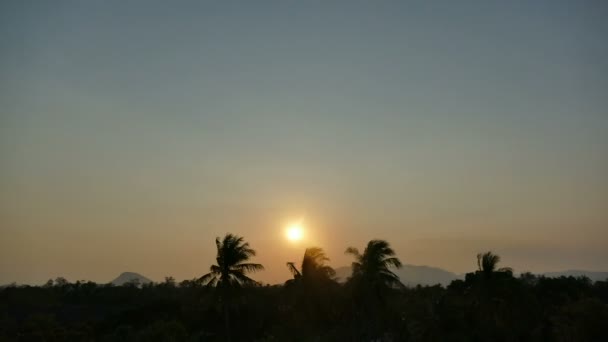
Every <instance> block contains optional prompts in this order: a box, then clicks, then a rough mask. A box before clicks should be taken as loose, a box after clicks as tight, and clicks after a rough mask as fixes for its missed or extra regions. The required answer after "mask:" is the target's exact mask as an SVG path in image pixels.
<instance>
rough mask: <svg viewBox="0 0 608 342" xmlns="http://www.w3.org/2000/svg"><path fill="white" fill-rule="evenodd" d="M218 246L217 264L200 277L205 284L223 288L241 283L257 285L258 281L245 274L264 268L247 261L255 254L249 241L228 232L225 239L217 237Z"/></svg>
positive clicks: (216, 243)
mask: <svg viewBox="0 0 608 342" xmlns="http://www.w3.org/2000/svg"><path fill="white" fill-rule="evenodd" d="M215 245H216V246H217V257H216V259H215V260H216V261H217V265H211V268H210V269H209V271H210V272H209V273H207V274H205V275H204V276H202V277H201V278H200V281H201V282H202V283H203V284H206V285H208V286H218V287H221V288H228V287H238V286H241V285H256V284H257V282H256V281H255V280H253V279H251V278H249V277H247V276H246V275H245V274H246V273H248V272H257V271H261V270H263V269H264V266H262V265H261V264H253V263H247V262H246V261H248V260H249V258H251V257H253V256H255V254H256V253H255V250H253V249H252V248H251V247H250V246H249V243H247V242H244V239H243V238H242V237H239V236H236V235H233V234H226V236H224V239H223V240H222V241H220V238H219V237H218V238H216V239H215Z"/></svg>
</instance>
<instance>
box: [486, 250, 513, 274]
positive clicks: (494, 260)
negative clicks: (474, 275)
mask: <svg viewBox="0 0 608 342" xmlns="http://www.w3.org/2000/svg"><path fill="white" fill-rule="evenodd" d="M499 262H500V256H498V255H496V254H494V253H492V252H485V253H479V254H477V267H478V268H479V272H481V273H483V274H484V275H486V276H490V275H491V274H492V273H495V272H501V273H503V272H504V273H511V272H513V270H512V269H511V268H510V267H501V268H499V269H496V267H497V265H498V263H499Z"/></svg>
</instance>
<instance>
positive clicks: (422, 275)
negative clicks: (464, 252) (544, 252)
mask: <svg viewBox="0 0 608 342" xmlns="http://www.w3.org/2000/svg"><path fill="white" fill-rule="evenodd" d="M393 272H394V273H395V274H397V276H399V279H401V282H402V283H403V284H405V285H408V286H415V285H436V284H441V285H444V286H446V285H448V284H449V283H450V282H452V280H455V279H464V276H465V275H464V274H456V273H453V272H450V271H446V270H444V269H441V268H438V267H430V266H417V265H408V264H404V265H403V267H402V268H400V269H397V270H393ZM350 275H351V268H350V267H348V266H344V267H339V268H336V277H337V278H338V280H339V281H340V282H344V281H346V279H347V278H348V277H350ZM539 275H544V276H546V277H552V278H556V277H561V276H566V277H568V276H573V277H581V276H586V277H588V278H589V279H591V281H599V280H607V279H608V272H594V271H584V270H568V271H562V272H546V273H539ZM516 276H517V274H516Z"/></svg>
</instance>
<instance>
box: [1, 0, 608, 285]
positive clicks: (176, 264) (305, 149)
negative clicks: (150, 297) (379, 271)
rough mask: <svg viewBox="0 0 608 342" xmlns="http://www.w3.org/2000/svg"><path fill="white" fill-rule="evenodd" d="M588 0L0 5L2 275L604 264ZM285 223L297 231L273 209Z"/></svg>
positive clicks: (606, 88)
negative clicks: (309, 250)
mask: <svg viewBox="0 0 608 342" xmlns="http://www.w3.org/2000/svg"><path fill="white" fill-rule="evenodd" d="M606 18H608V5H607V3H606V2H605V1H568V2H566V1H533V2H532V1H411V2H410V1H240V2H233V1H109V0H106V1H101V0H100V1H3V2H2V4H1V5H0V189H1V191H0V284H4V283H8V282H12V281H16V282H18V283H35V284H40V283H43V282H44V281H46V280H47V279H49V278H55V277H57V276H64V277H66V278H67V279H68V280H72V281H74V280H78V279H90V280H94V281H98V282H107V281H110V280H111V279H112V278H114V277H116V276H117V275H118V274H119V273H121V272H123V271H134V272H138V273H141V274H143V275H145V276H147V277H149V278H152V279H154V280H161V279H162V277H164V276H174V277H175V278H176V279H178V280H182V279H192V278H194V277H197V276H201V275H202V274H204V273H206V272H207V270H208V268H209V265H210V264H211V263H213V262H215V244H214V239H215V237H216V236H222V235H224V234H225V233H226V232H232V233H235V234H238V235H242V236H244V237H245V238H246V240H247V241H249V242H250V243H251V245H252V246H253V247H254V248H255V249H256V250H257V251H258V257H256V258H255V259H254V260H255V261H257V262H260V263H262V264H264V266H265V267H266V271H264V272H262V273H259V274H258V275H255V276H254V278H256V279H259V280H262V281H265V282H270V283H275V282H282V281H285V280H286V279H287V278H288V277H289V276H290V274H289V272H288V270H287V268H286V267H285V262H287V261H296V262H298V261H300V260H301V257H302V254H303V251H304V248H305V247H307V246H319V247H322V248H324V249H325V250H326V251H327V253H328V255H329V257H330V258H331V263H330V264H331V265H332V266H334V267H339V266H348V265H350V262H351V259H350V258H349V256H346V255H344V250H345V249H346V247H348V246H356V247H359V248H362V247H363V246H364V244H365V243H366V242H367V241H368V240H370V239H372V238H381V239H386V240H388V241H389V242H390V243H391V244H392V245H393V246H394V247H395V249H396V251H397V253H398V256H399V257H400V258H401V260H402V261H403V262H404V263H408V264H416V265H431V266H437V267H441V268H444V269H447V270H450V271H453V272H457V273H460V272H467V271H472V270H474V269H475V267H476V260H475V255H476V254H477V253H478V252H480V251H485V250H493V251H495V252H496V253H498V254H500V255H501V256H502V259H503V264H502V265H503V266H511V267H513V268H514V269H515V271H516V272H519V271H533V272H544V271H556V270H565V269H572V268H578V269H587V270H600V271H608V44H607V41H608V20H606ZM300 218H302V219H303V220H304V226H305V227H306V232H305V237H304V240H303V241H301V242H298V243H292V242H289V241H287V240H286V239H285V236H284V229H285V226H286V225H287V224H288V223H289V222H292V221H294V220H299V219H300Z"/></svg>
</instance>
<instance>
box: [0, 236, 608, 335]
mask: <svg viewBox="0 0 608 342" xmlns="http://www.w3.org/2000/svg"><path fill="white" fill-rule="evenodd" d="M216 246H217V259H216V261H217V264H214V265H212V266H211V268H210V272H209V273H207V274H205V275H203V276H202V277H200V278H195V279H192V280H184V281H182V282H180V283H177V282H176V281H175V279H173V278H171V277H166V278H165V280H164V281H163V282H160V283H153V282H151V283H138V282H137V281H133V282H127V283H126V284H124V285H123V286H115V285H113V284H111V283H109V284H96V283H93V282H90V281H76V282H73V283H72V282H69V281H67V280H66V279H64V278H57V279H56V280H49V281H48V282H47V283H46V284H44V285H42V286H27V285H23V286H16V285H11V286H6V287H4V288H2V289H1V290H0V341H64V340H70V341H228V340H230V341H599V340H602V339H603V338H604V337H605V336H606V334H605V323H606V322H608V280H606V281H596V282H591V281H590V280H589V279H588V278H586V277H559V278H548V277H544V276H537V275H534V274H531V273H523V274H521V275H519V276H514V274H513V271H512V270H511V269H510V268H508V267H500V265H499V262H500V257H499V256H498V255H496V254H494V253H492V252H486V253H480V254H478V256H477V266H478V267H477V270H475V271H474V272H471V273H467V274H466V277H465V278H464V280H454V281H452V282H451V283H450V284H449V285H448V286H446V287H443V286H441V285H435V286H416V287H407V286H404V285H402V284H401V282H400V280H399V279H398V278H397V277H396V276H395V274H394V273H393V272H392V271H391V270H394V269H395V268H397V267H400V266H401V261H400V260H399V259H398V257H397V256H396V255H395V252H394V251H393V250H392V249H391V247H390V245H389V243H388V242H386V241H383V240H372V241H370V242H369V244H368V245H367V246H366V247H365V249H364V250H363V252H360V251H359V250H358V249H357V248H354V247H349V248H348V249H347V250H346V252H347V253H348V254H351V255H352V256H353V259H354V260H353V264H352V269H353V273H352V276H351V277H350V278H349V279H348V280H347V281H346V282H345V283H338V282H337V281H336V279H335V272H334V270H333V269H332V268H331V267H330V266H329V261H330V260H329V259H328V258H327V256H326V255H325V253H324V251H323V250H322V249H321V248H318V247H311V248H308V249H306V251H305V253H304V256H303V258H302V261H301V263H297V262H294V261H291V262H288V263H287V267H288V268H289V269H290V271H291V272H292V274H293V279H291V280H288V281H287V282H286V283H285V284H282V285H272V286H271V285H261V284H259V283H257V282H255V281H254V280H252V279H251V278H249V276H248V275H247V274H248V273H251V272H255V271H258V270H261V269H262V265H259V264H256V263H253V262H251V260H250V259H251V258H253V257H254V256H255V255H256V252H255V250H254V249H252V248H251V246H249V244H248V243H246V242H245V241H244V240H243V239H242V238H241V237H238V236H235V235H231V234H228V235H226V236H225V237H224V238H223V239H220V238H218V239H217V240H216ZM472 264H474V260H473V259H472Z"/></svg>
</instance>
